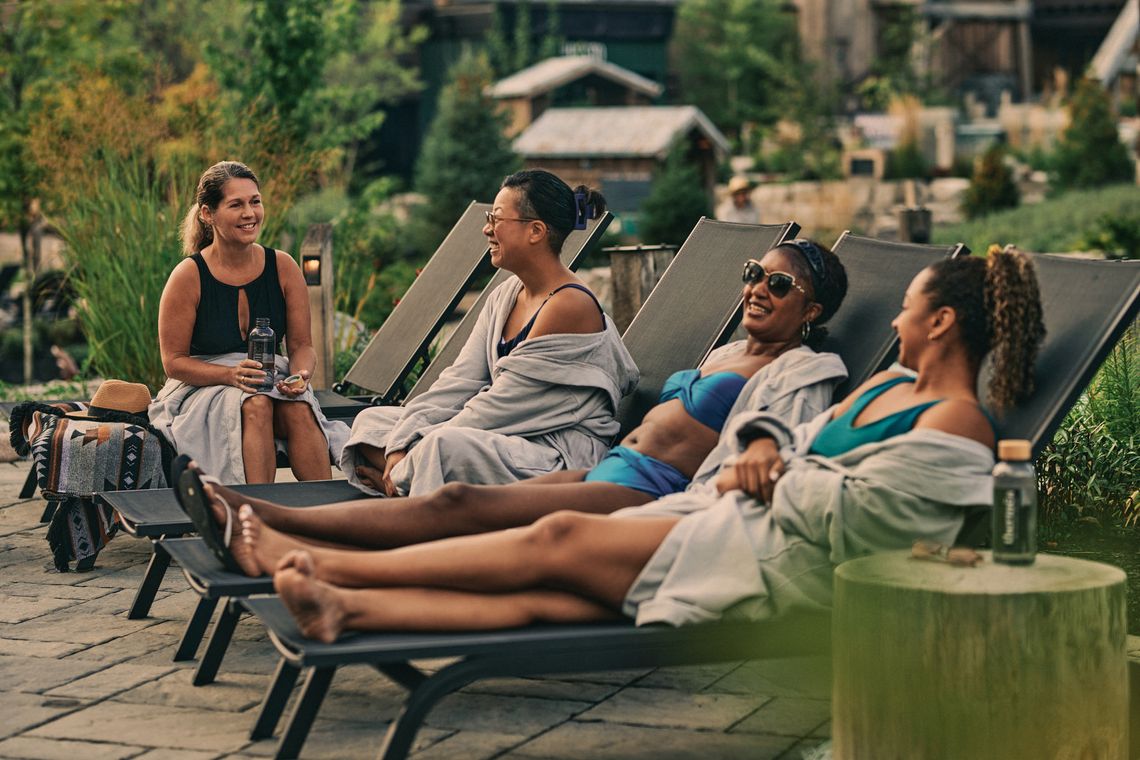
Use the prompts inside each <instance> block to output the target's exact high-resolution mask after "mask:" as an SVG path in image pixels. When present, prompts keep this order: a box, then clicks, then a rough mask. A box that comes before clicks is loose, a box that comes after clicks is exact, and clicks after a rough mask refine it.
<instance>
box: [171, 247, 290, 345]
mask: <svg viewBox="0 0 1140 760" xmlns="http://www.w3.org/2000/svg"><path fill="white" fill-rule="evenodd" d="M190 258H192V259H194V263H195V264H197V265H198V282H199V291H200V293H201V295H200V296H199V298H198V313H197V314H196V315H195V316H194V333H193V334H192V335H191V336H190V353H191V354H192V355H195V356H197V355H201V354H225V353H229V352H231V351H241V352H243V353H244V352H245V350H246V341H245V338H243V337H242V336H241V330H240V329H239V327H238V291H239V290H244V291H245V297H246V300H247V301H248V302H249V326H248V327H247V328H246V329H247V330H248V329H252V328H253V325H254V324H255V322H256V320H257V318H258V317H269V326H270V327H272V328H273V332H274V334H275V335H276V336H277V346H276V349H277V353H281V339H282V338H284V337H285V294H284V293H282V292H281V281H280V279H279V278H278V277H277V252H276V251H274V250H273V249H272V248H266V249H265V266H264V267H263V268H262V270H261V274H259V275H258V276H257V277H256V278H254V279H253V280H251V281H250V282H247V283H246V284H245V285H227V284H225V283H224V282H218V281H217V280H216V279H214V275H212V274H210V268H209V267H208V266H206V260H205V259H204V258H202V253H201V252H198V253H195V254H194V255H193V256H191V257H190Z"/></svg>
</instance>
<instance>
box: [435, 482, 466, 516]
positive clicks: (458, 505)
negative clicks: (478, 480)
mask: <svg viewBox="0 0 1140 760" xmlns="http://www.w3.org/2000/svg"><path fill="white" fill-rule="evenodd" d="M474 490H475V486H473V485H471V484H470V483H460V482H457V481H455V482H451V483H447V484H445V485H443V486H440V487H439V488H437V489H436V490H435V491H434V492H433V493H432V494H431V495H430V496H428V497H427V502H426V505H425V506H426V507H427V509H428V510H429V511H431V512H432V513H433V514H435V515H436V516H438V517H440V518H442V519H445V520H448V521H450V520H452V519H454V518H456V517H458V516H461V515H462V514H463V512H464V510H465V509H467V508H468V507H470V505H471V495H472V493H473V492H474Z"/></svg>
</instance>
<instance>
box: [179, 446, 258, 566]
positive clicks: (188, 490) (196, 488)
mask: <svg viewBox="0 0 1140 760" xmlns="http://www.w3.org/2000/svg"><path fill="white" fill-rule="evenodd" d="M189 463H190V459H189V457H183V456H180V457H178V459H176V460H175V461H174V462H173V463H172V464H171V468H170V469H171V475H172V476H177V480H175V481H174V483H175V484H176V485H175V488H174V495H175V497H176V498H177V499H178V503H179V505H181V507H182V510H183V511H184V512H185V513H186V516H187V517H189V518H190V522H192V523H194V529H195V530H197V531H198V535H199V536H200V537H201V539H202V540H203V541H205V542H206V546H208V547H209V548H210V551H211V552H212V553H213V555H214V556H215V557H216V558H217V560H218V561H219V562H221V563H222V565H223V566H224V567H225V568H226V570H229V571H230V572H233V573H241V574H243V575H244V574H245V572H244V571H243V570H242V569H241V566H240V565H238V563H237V560H236V559H234V555H233V552H231V551H230V540H231V539H232V538H233V534H234V527H235V525H234V524H235V523H236V518H235V516H234V511H233V509H231V508H230V505H229V504H228V503H227V502H226V500H225V499H223V498H222V497H221V496H220V495H219V496H218V497H217V498H218V499H219V500H220V501H221V502H222V505H223V506H224V507H225V508H226V524H225V526H224V527H223V529H222V530H221V531H220V532H219V530H218V524H217V523H216V522H215V521H214V514H213V510H211V509H210V500H209V498H208V497H207V496H206V492H205V491H204V490H203V489H202V481H203V479H202V477H201V476H200V475H199V474H198V471H197V470H192V469H190V468H189V467H188V466H187V465H189ZM209 480H210V481H213V482H215V483H217V482H218V481H217V480H215V479H213V478H209Z"/></svg>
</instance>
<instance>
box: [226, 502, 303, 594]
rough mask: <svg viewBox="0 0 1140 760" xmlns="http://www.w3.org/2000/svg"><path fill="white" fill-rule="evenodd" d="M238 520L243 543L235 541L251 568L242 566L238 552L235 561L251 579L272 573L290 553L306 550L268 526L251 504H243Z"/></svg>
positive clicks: (244, 564) (299, 543)
mask: <svg viewBox="0 0 1140 760" xmlns="http://www.w3.org/2000/svg"><path fill="white" fill-rule="evenodd" d="M238 519H239V520H241V535H242V540H241V541H234V545H235V546H236V545H237V544H239V543H240V544H242V548H243V549H244V550H245V551H243V552H242V554H245V555H247V557H248V564H246V563H245V562H243V560H242V558H241V556H239V555H238V552H236V551H235V552H234V558H235V559H236V560H237V561H238V563H239V564H241V567H242V569H243V570H245V572H246V574H248V575H251V576H253V577H255V578H256V577H258V576H261V575H265V574H266V573H272V572H273V571H274V570H275V569H276V567H277V563H278V562H280V561H281V558H282V557H284V556H285V555H286V554H288V553H289V552H291V551H295V550H297V549H304V548H305V545H304V544H303V543H301V542H300V541H298V540H297V539H295V538H293V537H291V536H288V535H286V534H285V533H281V532H280V531H276V530H274V529H273V528H270V527H269V526H268V525H266V524H265V522H264V521H262V519H261V518H260V517H258V516H257V514H256V513H255V512H254V511H253V508H252V507H250V506H249V505H248V504H242V506H241V509H239V510H238ZM310 561H311V558H310Z"/></svg>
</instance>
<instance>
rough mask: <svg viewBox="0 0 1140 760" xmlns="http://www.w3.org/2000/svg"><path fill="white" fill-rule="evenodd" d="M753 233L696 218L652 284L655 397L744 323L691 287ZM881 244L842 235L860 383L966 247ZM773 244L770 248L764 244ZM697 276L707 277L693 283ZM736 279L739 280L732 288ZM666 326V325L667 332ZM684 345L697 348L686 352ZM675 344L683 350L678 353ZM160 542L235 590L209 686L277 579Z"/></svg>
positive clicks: (189, 545)
mask: <svg viewBox="0 0 1140 760" xmlns="http://www.w3.org/2000/svg"><path fill="white" fill-rule="evenodd" d="M752 229H755V228H752ZM749 230H750V228H749V227H748V226H745V225H735V224H728V223H724V222H716V223H714V222H702V223H701V224H699V225H698V226H697V228H696V229H695V230H694V232H693V234H692V235H691V236H690V238H689V241H687V242H686V246H685V247H683V248H682V249H681V252H680V253H678V260H677V261H675V263H674V265H673V266H671V267H670V268H669V270H668V271H667V272H666V274H665V276H664V277H663V278H662V281H661V283H660V285H659V286H658V289H656V290H654V291H653V293H652V294H651V295H650V298H649V299H648V300H647V302H646V304H645V306H644V307H643V308H642V310H641V311H640V312H639V313H638V315H637V317H636V318H635V320H634V322H633V323H632V324H631V325H630V328H629V330H628V331H627V332H626V340H627V343H628V345H629V346H630V350H631V352H633V353H634V355H635V357H636V358H637V360H638V365H639V366H641V367H642V368H643V380H642V382H643V383H645V382H646V381H648V383H650V384H651V388H655V390H652V391H651V395H650V394H649V393H647V394H646V395H647V396H648V397H649V398H652V399H656V396H657V393H658V391H659V390H660V386H661V383H663V382H664V379H665V378H666V377H668V375H669V374H671V373H672V372H673V371H675V370H676V369H679V368H682V367H685V366H691V365H686V364H685V363H683V362H681V361H680V359H681V358H683V354H684V353H694V354H696V355H697V356H699V357H701V358H703V356H704V355H706V354H707V352H708V350H710V349H711V348H712V347H714V346H715V345H716V343H718V342H719V341H720V339H722V338H724V337H725V336H727V335H728V334H729V333H731V332H732V331H733V330H734V329H735V327H736V325H737V322H738V320H739V298H738V297H737V298H735V299H733V303H732V311H731V313H724V312H723V311H712V312H711V313H710V312H709V309H707V308H706V307H707V299H705V298H703V297H701V298H694V295H693V294H694V293H698V294H704V293H706V292H716V290H717V288H724V287H726V284H725V283H724V282H722V281H718V280H721V279H727V278H726V277H725V275H727V274H728V273H729V272H731V273H732V278H733V280H735V279H736V277H737V276H738V275H737V270H738V268H739V266H740V264H741V263H742V262H743V261H744V260H746V259H747V258H749V257H752V256H755V255H756V248H750V247H748V246H747V245H742V244H741V243H742V242H744V241H745V240H747V238H746V237H743V236H745V235H748V234H750V232H749ZM789 234H793V233H789ZM879 242H880V241H874V240H870V239H867V238H859V237H856V236H853V235H847V234H845V235H844V237H843V238H841V240H840V242H839V243H838V244H837V246H836V248H835V250H836V252H837V253H838V255H839V256H840V257H841V258H842V259H844V260H845V261H846V262H847V263H848V269H849V290H848V300H847V301H845V302H844V306H843V308H842V309H840V311H839V313H838V314H837V315H836V317H835V318H834V319H833V321H832V324H831V325H830V326H831V327H832V328H833V330H832V333H831V338H830V339H829V343H830V344H831V345H830V346H829V348H830V349H831V350H836V351H837V352H838V353H840V354H841V355H842V356H843V357H844V360H845V362H846V363H847V364H848V367H849V369H850V370H851V372H852V375H853V379H854V380H855V383H856V384H858V383H859V382H862V381H863V380H864V379H866V378H867V377H869V376H870V375H871V374H872V373H874V372H875V371H877V370H878V369H879V368H880V367H882V366H886V364H888V363H889V361H890V357H891V355H892V353H893V350H894V346H895V344H896V338H895V335H894V333H893V331H892V330H891V329H890V328H889V327H888V322H889V319H888V312H889V313H893V311H892V310H893V309H895V308H897V303H898V296H897V293H901V292H902V291H903V290H904V289H905V286H906V284H907V283H908V282H909V281H910V279H911V278H912V277H913V276H914V275H915V274H916V273H917V272H918V271H920V270H921V269H922V268H923V267H925V266H927V265H928V264H930V263H932V262H934V261H937V260H939V259H941V258H944V257H946V256H949V255H957V254H959V253H961V252H962V251H963V250H964V249H963V247H961V246H951V247H935V246H919V245H906V246H899V245H897V244H879ZM698 246H699V247H698ZM714 247H715V249H716V250H718V253H719V255H720V256H721V257H725V254H726V253H727V252H733V253H734V254H735V257H734V258H728V259H727V260H726V261H724V262H723V264H721V266H723V267H727V270H726V271H725V272H724V273H723V274H722V275H720V276H719V277H718V269H719V268H718V266H717V263H718V262H717V261H716V260H715V259H714V260H712V261H710V259H709V257H706V256H705V255H704V254H701V255H699V256H693V255H692V252H693V251H694V250H698V251H706V250H713V249H714ZM767 247H769V246H764V248H767ZM698 268H699V269H698ZM694 276H696V277H698V278H700V279H702V280H703V281H702V282H694V279H693V278H694ZM735 285H736V283H735V282H733V283H732V284H731V285H728V287H733V286H735ZM677 286H679V287H677ZM694 303H700V304H701V308H702V309H703V310H704V311H705V312H706V313H704V314H700V315H699V316H701V317H702V318H704V319H706V320H709V321H708V322H707V324H711V325H713V330H711V331H710V330H709V329H708V327H707V326H706V327H705V328H704V329H703V330H702V329H700V324H701V320H699V319H696V318H693V317H694V316H697V315H688V314H687V315H686V318H685V319H682V320H677V319H675V318H674V319H667V318H663V315H669V314H676V313H679V309H680V308H681V307H686V308H692V307H691V305H692V304H694ZM639 325H640V327H639V328H638V326H639ZM662 325H664V326H667V327H668V329H667V330H662V329H661V326H662ZM635 328H638V329H635ZM678 341H679V342H678ZM643 343H644V344H648V345H649V346H654V347H660V346H669V350H668V351H661V350H653V351H648V352H646V351H643V350H641V345H642V344H643ZM685 346H692V347H694V348H693V349H683V348H682V347H685ZM697 346H703V347H702V348H701V349H700V353H696V350H695V347H697ZM678 349H682V350H681V351H680V353H681V354H682V356H680V357H679V356H678ZM647 370H648V371H647ZM627 401H628V399H627ZM631 410H632V411H631ZM624 411H625V412H626V413H634V414H640V411H641V410H640V409H639V408H638V406H637V405H636V404H627V405H626V407H625V410H624ZM627 426H628V425H627ZM163 546H164V547H165V548H166V550H167V551H168V552H169V553H170V554H171V555H173V556H174V557H175V558H176V559H177V560H178V562H179V564H180V565H181V567H182V568H183V572H184V573H185V574H186V577H187V579H188V580H189V582H190V584H191V586H192V587H194V588H195V589H196V590H198V591H199V593H200V594H201V595H202V597H203V602H202V603H203V604H206V603H208V602H212V600H216V599H219V598H222V597H229V598H228V600H227V601H226V606H225V607H224V608H223V612H222V614H221V615H220V616H219V618H218V622H217V624H216V625H215V628H214V633H213V635H212V637H211V639H210V644H209V646H208V648H207V651H206V653H205V654H204V655H203V657H202V659H201V661H200V663H199V668H198V671H197V672H196V673H195V676H194V683H195V685H201V684H205V683H209V682H210V681H212V680H213V678H214V677H215V675H216V673H217V668H218V666H219V664H220V662H221V657H222V656H223V655H224V652H225V648H226V646H227V645H228V641H229V638H230V636H231V635H232V633H233V630H234V626H235V625H236V623H237V620H238V618H239V617H240V615H241V614H242V611H243V606H242V601H241V600H240V599H239V598H238V597H240V596H241V595H242V594H253V593H272V590H273V588H272V583H271V582H270V581H269V579H250V578H246V577H244V576H238V575H235V574H232V573H227V572H226V571H225V570H224V569H222V567H221V565H220V564H219V563H218V561H217V560H216V559H215V558H214V557H213V555H212V554H211V553H210V552H209V551H208V550H207V549H206V547H205V544H204V543H203V542H202V541H200V540H198V539H175V540H172V541H164V542H163ZM210 609H213V607H212V606H211V607H210ZM296 675H297V674H296V670H295V669H292V668H290V667H288V666H287V665H282V666H281V668H279V671H278V675H277V676H276V678H275V681H274V686H273V687H271V689H270V694H271V695H273V694H277V695H278V696H279V695H280V694H288V692H289V688H290V687H291V685H292V682H290V683H289V684H288V685H287V686H286V685H285V684H284V683H280V682H279V680H280V679H284V680H289V679H294V680H295V678H296ZM280 709H281V706H280V705H279V704H278V701H277V698H275V697H273V696H270V697H269V698H267V702H266V706H265V708H264V709H263V711H262V714H261V717H259V719H258V724H257V726H256V727H255V729H254V735H255V736H256V737H261V736H267V735H269V733H270V732H271V731H272V729H273V725H275V721H276V713H279V712H280ZM291 732H292V733H293V734H295V733H296V730H295V729H291Z"/></svg>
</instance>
